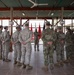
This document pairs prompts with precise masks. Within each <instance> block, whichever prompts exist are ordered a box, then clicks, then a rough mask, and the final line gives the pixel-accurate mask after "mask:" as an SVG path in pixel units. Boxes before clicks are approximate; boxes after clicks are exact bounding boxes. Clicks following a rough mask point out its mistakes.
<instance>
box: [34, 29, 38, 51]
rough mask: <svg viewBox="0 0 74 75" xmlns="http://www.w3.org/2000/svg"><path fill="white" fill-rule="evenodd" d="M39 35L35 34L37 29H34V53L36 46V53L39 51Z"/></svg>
mask: <svg viewBox="0 0 74 75" xmlns="http://www.w3.org/2000/svg"><path fill="white" fill-rule="evenodd" d="M38 36H39V33H38V32H37V29H35V32H34V50H35V51H36V46H37V51H39V38H38Z"/></svg>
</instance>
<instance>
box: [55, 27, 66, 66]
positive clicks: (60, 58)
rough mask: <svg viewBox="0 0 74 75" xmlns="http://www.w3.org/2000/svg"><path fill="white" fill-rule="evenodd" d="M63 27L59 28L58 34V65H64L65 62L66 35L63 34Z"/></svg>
mask: <svg viewBox="0 0 74 75" xmlns="http://www.w3.org/2000/svg"><path fill="white" fill-rule="evenodd" d="M62 29H63V28H62V26H58V29H57V30H58V32H57V43H56V54H57V65H58V66H61V65H63V61H64V44H65V34H64V33H63V30H62Z"/></svg>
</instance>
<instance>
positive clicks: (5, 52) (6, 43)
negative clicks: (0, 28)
mask: <svg viewBox="0 0 74 75" xmlns="http://www.w3.org/2000/svg"><path fill="white" fill-rule="evenodd" d="M9 41H10V35H9V33H8V26H5V27H4V32H2V50H3V61H6V62H8V61H10V60H9V59H8V53H9V47H10V46H9V45H10V44H9Z"/></svg>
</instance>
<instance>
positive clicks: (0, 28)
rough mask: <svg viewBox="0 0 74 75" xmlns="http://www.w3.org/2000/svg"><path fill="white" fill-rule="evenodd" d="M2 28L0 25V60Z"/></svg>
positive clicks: (0, 53)
mask: <svg viewBox="0 0 74 75" xmlns="http://www.w3.org/2000/svg"><path fill="white" fill-rule="evenodd" d="M2 29H3V26H0V60H1V59H2V41H1V35H2Z"/></svg>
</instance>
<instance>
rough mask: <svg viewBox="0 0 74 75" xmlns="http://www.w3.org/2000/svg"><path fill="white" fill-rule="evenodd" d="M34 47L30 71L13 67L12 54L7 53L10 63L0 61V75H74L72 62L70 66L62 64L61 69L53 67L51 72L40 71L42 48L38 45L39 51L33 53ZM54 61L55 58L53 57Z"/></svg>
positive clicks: (73, 63)
mask: <svg viewBox="0 0 74 75" xmlns="http://www.w3.org/2000/svg"><path fill="white" fill-rule="evenodd" d="M33 47H34V45H32V58H31V65H32V66H33V69H32V70H29V71H26V70H25V69H20V67H18V66H16V65H15V66H14V65H13V52H11V53H9V58H10V59H11V62H3V61H2V60H0V75H74V62H71V64H64V66H63V67H60V68H59V67H54V69H53V70H50V69H49V71H48V72H45V71H43V70H42V67H43V64H44V63H43V61H44V60H43V46H42V45H40V47H39V48H40V51H39V52H38V51H36V52H35V51H34V48H33ZM54 60H55V62H56V58H55V55H54Z"/></svg>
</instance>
